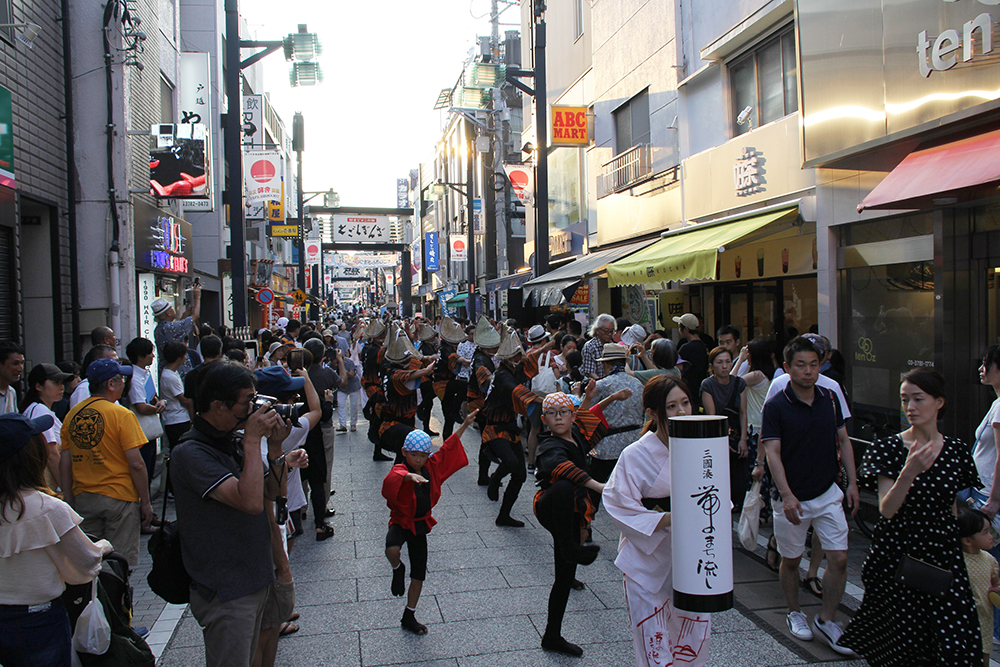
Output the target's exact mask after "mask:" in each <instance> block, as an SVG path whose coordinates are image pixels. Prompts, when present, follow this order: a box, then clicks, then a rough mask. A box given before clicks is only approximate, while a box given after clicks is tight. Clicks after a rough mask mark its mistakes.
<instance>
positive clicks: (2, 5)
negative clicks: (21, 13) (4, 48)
mask: <svg viewBox="0 0 1000 667" xmlns="http://www.w3.org/2000/svg"><path fill="white" fill-rule="evenodd" d="M11 4H12V0H0V25H6V24H9V23H16V21H14V19H13V18H12V14H13V12H12V10H11ZM15 30H16V28H0V39H3V41H5V42H7V43H8V44H14V31H15ZM22 46H23V45H22Z"/></svg>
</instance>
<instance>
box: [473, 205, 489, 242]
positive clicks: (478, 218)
mask: <svg viewBox="0 0 1000 667" xmlns="http://www.w3.org/2000/svg"><path fill="white" fill-rule="evenodd" d="M472 228H473V229H474V230H475V232H476V234H485V233H486V230H485V229H483V200H482V199H473V200H472Z"/></svg>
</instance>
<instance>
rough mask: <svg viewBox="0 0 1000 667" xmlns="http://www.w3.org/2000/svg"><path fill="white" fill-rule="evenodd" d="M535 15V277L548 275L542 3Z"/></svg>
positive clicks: (536, 5)
mask: <svg viewBox="0 0 1000 667" xmlns="http://www.w3.org/2000/svg"><path fill="white" fill-rule="evenodd" d="M534 12H535V145H536V146H537V148H536V149H535V277H536V278H537V277H539V276H542V275H545V274H546V273H548V272H549V128H548V106H549V104H548V94H547V91H546V89H545V0H534Z"/></svg>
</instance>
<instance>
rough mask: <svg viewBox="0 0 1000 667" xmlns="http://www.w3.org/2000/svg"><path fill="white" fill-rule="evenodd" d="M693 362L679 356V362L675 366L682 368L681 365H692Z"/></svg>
mask: <svg viewBox="0 0 1000 667" xmlns="http://www.w3.org/2000/svg"><path fill="white" fill-rule="evenodd" d="M690 363H691V362H690V361H688V360H687V359H683V358H681V355H677V361H675V362H674V366H680V365H681V364H690Z"/></svg>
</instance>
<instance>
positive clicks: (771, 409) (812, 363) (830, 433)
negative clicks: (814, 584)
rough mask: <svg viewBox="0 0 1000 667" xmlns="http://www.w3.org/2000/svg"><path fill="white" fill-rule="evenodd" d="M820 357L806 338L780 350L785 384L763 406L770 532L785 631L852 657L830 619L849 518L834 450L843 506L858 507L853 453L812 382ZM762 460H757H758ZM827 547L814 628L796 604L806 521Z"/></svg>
mask: <svg viewBox="0 0 1000 667" xmlns="http://www.w3.org/2000/svg"><path fill="white" fill-rule="evenodd" d="M822 356H823V355H822V354H821V353H820V351H819V350H818V349H817V348H816V346H815V345H814V344H813V342H812V341H811V340H809V339H808V338H806V337H805V336H799V337H798V338H795V339H793V340H792V341H791V342H790V343H789V344H788V345H787V346H786V347H785V363H784V368H785V372H786V373H788V375H789V378H790V381H789V383H788V386H787V387H785V389H784V390H783V391H781V392H780V393H778V394H776V395H775V396H773V397H772V398H771V399H769V400H768V401H767V402H766V403H765V404H764V414H763V421H762V427H761V437H760V439H761V442H763V443H764V448H765V449H766V451H767V465H768V467H769V468H770V470H771V476H772V478H773V479H774V484H775V487H776V489H777V492H778V493H779V494H780V498H777V499H775V500H774V503H773V507H774V535H775V538H776V541H777V543H778V552H779V553H780V554H781V570H780V575H779V577H780V580H781V588H782V590H783V591H784V593H785V599H786V601H787V602H788V617H787V619H786V620H787V623H788V629H789V631H790V632H791V633H792V635H793V636H794V637H796V638H798V639H801V640H804V641H809V640H811V639H812V638H813V636H814V632H815V634H817V635H819V637H820V639H821V640H822V641H823V642H824V643H826V644H828V645H829V646H830V648H832V649H833V650H834V651H836V652H838V653H840V654H842V655H853V652H852V651H851V650H850V649H847V648H844V647H842V646H840V645H839V644H838V643H837V642H838V641H839V640H840V635H841V634H842V633H843V631H842V630H841V628H840V626H839V625H838V624H837V623H836V621H835V620H834V618H835V616H836V612H837V606H838V605H839V604H840V598H841V597H842V596H843V594H844V584H845V582H846V580H847V518H846V516H845V515H844V507H843V499H844V492H843V491H841V490H840V487H839V486H838V485H837V473H838V470H839V465H838V461H837V451H838V448H839V450H840V459H841V461H840V462H842V463H843V464H844V468H845V469H846V470H847V481H848V484H847V504H848V506H850V508H851V509H852V511H853V512H857V509H858V502H859V497H858V485H857V477H856V476H855V469H854V452H853V450H852V449H851V442H850V439H849V438H848V436H847V428H846V427H845V426H844V417H843V415H842V414H841V411H840V404H839V403H838V401H837V398H836V397H835V396H834V395H833V393H832V392H831V391H830V390H828V389H825V388H823V387H819V386H817V385H816V378H817V377H818V376H819V368H820V358H821V357H822ZM756 464H757V465H760V466H762V465H764V462H763V461H759V460H758V461H756ZM810 525H811V526H812V528H813V532H814V533H815V534H816V535H818V536H819V541H820V544H821V545H822V547H823V549H825V550H826V558H827V568H826V574H825V575H824V577H823V607H822V610H821V611H820V613H819V615H818V616H817V617H816V618H814V619H813V623H812V630H810V627H809V623H808V622H807V620H806V615H805V614H804V613H802V609H801V607H799V561H800V560H801V559H802V553H803V551H804V550H805V544H806V533H807V532H808V530H809V526H810Z"/></svg>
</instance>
